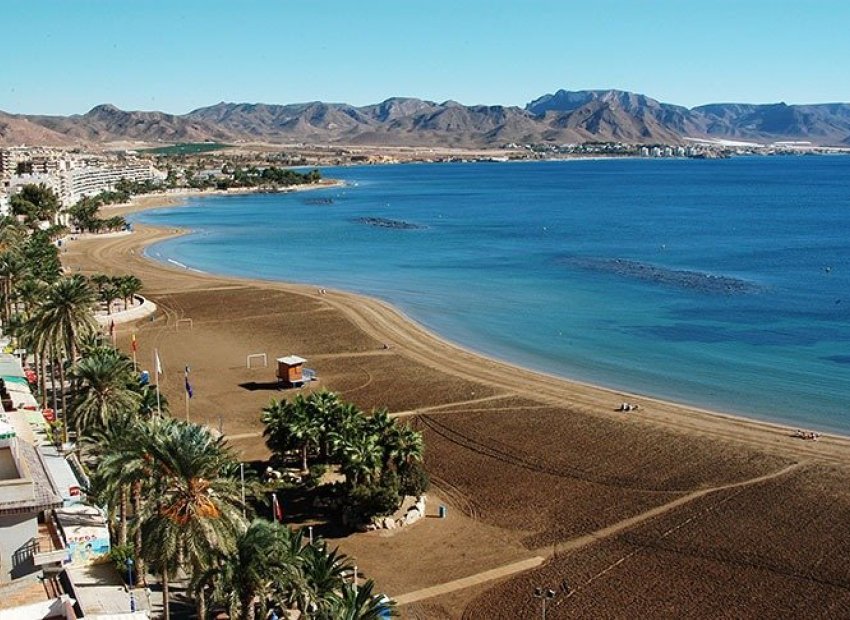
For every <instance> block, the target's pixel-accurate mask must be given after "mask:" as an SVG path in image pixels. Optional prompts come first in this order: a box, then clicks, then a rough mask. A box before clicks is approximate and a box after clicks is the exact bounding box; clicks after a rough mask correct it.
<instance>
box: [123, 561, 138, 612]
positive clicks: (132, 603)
mask: <svg viewBox="0 0 850 620" xmlns="http://www.w3.org/2000/svg"><path fill="white" fill-rule="evenodd" d="M124 563H125V564H126V565H127V585H128V586H129V588H130V612H131V613H132V612H135V611H136V594H135V593H134V592H133V558H127V559H126V560H124Z"/></svg>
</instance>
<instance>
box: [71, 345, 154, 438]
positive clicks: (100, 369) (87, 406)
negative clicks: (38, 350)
mask: <svg viewBox="0 0 850 620" xmlns="http://www.w3.org/2000/svg"><path fill="white" fill-rule="evenodd" d="M70 375H71V378H72V379H76V380H78V381H79V386H80V387H79V390H78V395H77V398H76V400H75V401H74V404H73V407H72V409H71V416H70V417H71V419H72V420H73V422H74V426H75V427H76V429H77V432H78V433H83V432H85V431H88V430H91V429H93V428H106V427H107V426H109V425H110V422H112V420H113V419H115V418H118V417H119V416H125V417H126V416H127V415H135V414H136V413H137V412H138V409H139V404H140V403H141V396H140V395H139V393H138V392H137V391H135V390H134V389H133V388H132V387H131V384H132V381H133V363H132V362H131V361H130V360H129V359H128V358H127V357H126V356H125V355H123V354H122V353H120V352H118V351H116V350H115V349H113V348H112V347H98V348H96V349H94V350H92V351H90V352H89V355H88V356H86V357H84V358H82V359H80V361H79V362H78V363H77V364H76V365H75V366H74V367H72V368H71V372H70Z"/></svg>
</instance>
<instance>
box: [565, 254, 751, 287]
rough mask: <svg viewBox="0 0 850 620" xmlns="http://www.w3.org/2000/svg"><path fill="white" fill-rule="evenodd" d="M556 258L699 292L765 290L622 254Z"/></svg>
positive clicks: (569, 262)
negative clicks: (600, 256) (602, 256)
mask: <svg viewBox="0 0 850 620" xmlns="http://www.w3.org/2000/svg"><path fill="white" fill-rule="evenodd" d="M558 262H559V263H561V264H564V265H569V266H571V267H577V268H579V269H585V270H587V271H598V272H601V273H610V274H613V275H616V276H621V277H624V278H631V279H633V280H642V281H644V282H653V283H655V284H662V285H666V286H675V287H677V288H683V289H689V290H693V291H698V292H700V293H710V294H723V295H740V294H748V293H759V292H761V291H762V290H764V289H763V288H762V287H761V286H758V285H757V284H753V283H752V282H747V281H746V280H741V279H740V278H733V277H730V276H718V275H714V274H711V273H705V272H702V271H689V270H685V269H668V268H666V267H659V266H658V265H651V264H649V263H642V262H639V261H634V260H627V259H623V258H585V257H569V258H561V259H558Z"/></svg>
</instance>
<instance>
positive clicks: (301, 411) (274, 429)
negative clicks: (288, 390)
mask: <svg viewBox="0 0 850 620" xmlns="http://www.w3.org/2000/svg"><path fill="white" fill-rule="evenodd" d="M262 421H263V423H264V424H265V425H266V428H265V430H264V431H263V436H264V437H265V438H266V445H267V446H268V447H269V449H270V450H271V451H272V452H275V453H276V454H284V453H286V452H288V451H289V450H300V451H301V470H302V471H304V472H307V471H308V470H309V468H308V466H307V455H308V453H309V451H310V448H313V447H315V446H317V445H318V443H319V439H320V437H321V420H319V419H318V418H317V417H316V415H315V413H314V410H313V409H312V407H311V405H310V403H309V402H308V401H307V399H305V398H304V397H303V396H302V395H301V394H298V395H297V396H295V398H293V399H292V401H278V400H274V399H272V401H271V402H270V403H269V404H268V406H266V407H265V408H264V409H263V416H262Z"/></svg>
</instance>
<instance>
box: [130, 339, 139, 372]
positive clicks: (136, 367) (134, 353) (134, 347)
mask: <svg viewBox="0 0 850 620" xmlns="http://www.w3.org/2000/svg"><path fill="white" fill-rule="evenodd" d="M130 348H131V349H133V372H136V370H138V365H137V364H136V332H133V335H132V337H131V340H130Z"/></svg>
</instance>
